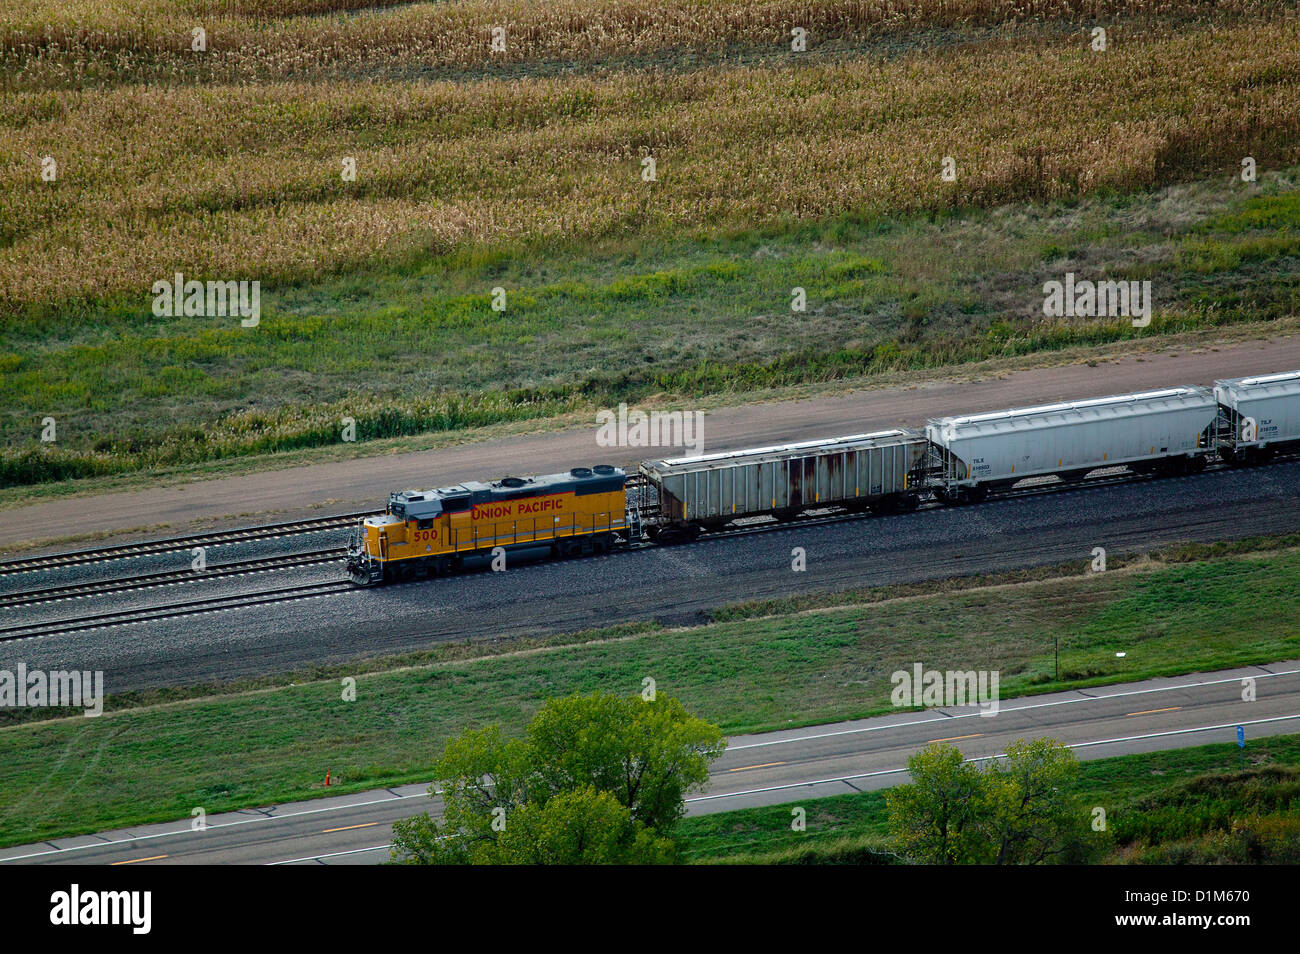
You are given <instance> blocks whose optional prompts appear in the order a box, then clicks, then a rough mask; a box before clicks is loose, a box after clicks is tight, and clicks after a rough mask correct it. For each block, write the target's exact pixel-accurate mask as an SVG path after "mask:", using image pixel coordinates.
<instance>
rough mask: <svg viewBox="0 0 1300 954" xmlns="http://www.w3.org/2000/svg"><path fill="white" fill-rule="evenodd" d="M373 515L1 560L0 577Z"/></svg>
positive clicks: (291, 532) (331, 525)
mask: <svg viewBox="0 0 1300 954" xmlns="http://www.w3.org/2000/svg"><path fill="white" fill-rule="evenodd" d="M374 513H375V511H373V510H359V511H356V512H355V513H341V514H336V515H334V516H331V517H315V518H313V519H310V520H294V521H291V522H289V523H269V524H264V525H262V526H257V527H244V528H242V529H239V530H218V531H214V532H212V533H197V534H191V535H189V536H184V537H169V538H166V539H163V540H146V541H144V542H141V543H127V544H122V545H120V546H113V547H98V548H95V549H92V550H78V551H76V552H74V553H51V554H48V555H46V556H34V557H23V558H20V559H16V560H0V576H7V575H9V574H13V573H31V572H33V571H36V570H56V569H60V568H62V567H68V566H81V565H84V564H87V563H101V562H106V561H108V560H123V559H126V558H128V557H137V556H148V555H150V554H155V553H168V552H170V551H172V550H188V549H191V548H193V547H211V546H219V545H222V544H227V543H242V542H245V541H248V540H269V539H273V538H275V537H290V536H296V535H298V534H303V533H315V532H317V531H321V530H334V529H339V528H342V527H350V526H352V524H354V523H356V522H357V521H358V520H359V519H361V518H362V517H370V516H373V515H374Z"/></svg>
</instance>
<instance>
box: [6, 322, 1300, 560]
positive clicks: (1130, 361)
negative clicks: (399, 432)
mask: <svg viewBox="0 0 1300 954" xmlns="http://www.w3.org/2000/svg"><path fill="white" fill-rule="evenodd" d="M1295 368H1300V337H1286V338H1277V339H1274V340H1271V341H1253V342H1247V343H1234V344H1230V345H1229V344H1225V345H1222V346H1220V347H1207V346H1201V347H1198V348H1195V349H1192V350H1187V351H1169V352H1161V353H1158V354H1143V355H1140V356H1137V357H1124V358H1114V359H1109V360H1107V361H1105V362H1103V363H1099V364H1098V365H1097V366H1096V367H1089V366H1088V365H1087V364H1086V363H1080V364H1077V365H1070V366H1066V367H1057V368H1039V369H1033V370H1026V371H1019V372H1015V373H1012V374H1008V375H1006V376H1004V377H1001V378H999V379H990V380H983V381H975V382H960V383H954V382H951V381H943V382H936V383H929V384H925V383H923V384H920V385H918V386H915V387H911V388H890V389H879V390H864V391H858V392H855V393H852V394H847V395H842V396H835V397H824V398H814V399H809V400H803V401H786V402H781V403H768V404H754V405H749V406H746V407H735V408H726V409H719V410H716V411H712V412H709V413H708V414H707V415H706V417H705V420H704V431H703V433H704V438H705V443H704V449H705V451H706V452H710V453H711V452H716V451H724V450H733V449H737V448H742V447H754V446H763V445H766V444H777V443H783V442H788V441H795V440H807V439H811V438H816V437H823V436H834V435H840V434H852V433H863V432H866V431H871V430H880V429H884V428H889V427H894V426H898V425H901V424H908V425H918V424H921V423H923V422H924V421H925V419H926V418H927V417H935V416H940V415H945V414H955V413H964V412H972V411H981V410H996V409H999V408H1003V407H1016V406H1023V405H1030V404H1039V403H1046V402H1051V401H1059V400H1065V399H1074V398H1086V397H1098V396H1101V395H1105V394H1114V393H1122V392H1125V391H1136V390H1144V389H1150V388H1158V387H1166V386H1169V385H1173V384H1209V383H1211V382H1213V380H1214V379H1215V378H1224V377H1237V376H1242V375H1249V374H1263V373H1267V372H1273V371H1285V370H1291V369H1295ZM676 453H678V454H679V453H680V451H678V452H676ZM656 454H657V452H656V451H655V450H654V449H641V448H619V449H614V450H611V449H609V448H603V447H599V446H597V443H596V428H595V426H594V425H593V426H592V427H590V428H586V429H575V430H569V431H561V432H555V433H547V434H537V435H530V436H526V437H515V438H508V439H499V440H491V441H484V442H480V443H472V444H465V445H463V446H459V447H452V448H445V449H440V450H433V451H423V452H418V453H407V454H401V455H393V456H385V457H370V458H364V459H358V460H348V461H337V462H330V463H323V464H315V465H311V466H305V467H294V468H290V469H286V470H277V471H265V472H261V473H256V474H248V475H242V476H238V477H223V478H217V479H208V480H201V481H200V480H196V481H193V482H190V483H187V484H182V485H179V486H172V487H163V488H157V489H147V490H131V491H125V492H116V493H109V494H99V495H95V496H85V497H79V498H65V499H60V500H45V501H42V502H40V503H36V504H33V505H31V506H24V507H15V508H12V509H9V510H5V511H3V512H0V547H11V546H13V545H15V544H18V543H22V542H25V541H31V540H38V539H41V540H50V539H59V538H66V537H73V536H77V535H81V534H86V533H90V532H95V531H109V532H113V533H120V534H126V533H129V532H132V531H138V530H140V529H141V528H145V527H157V526H159V525H162V524H166V525H168V527H169V532H175V533H181V532H185V531H187V530H189V529H192V528H194V527H195V526H196V525H198V524H199V523H200V522H201V523H203V525H205V526H212V525H213V522H214V521H215V522H216V525H217V526H222V525H224V524H226V523H232V524H233V523H239V524H252V523H257V522H269V521H271V520H279V519H286V520H287V519H292V518H294V517H297V516H309V515H311V514H312V513H314V512H320V511H319V510H316V509H314V508H316V507H318V506H319V505H320V504H321V503H323V502H329V506H328V511H327V512H341V511H346V510H353V509H363V508H366V507H370V506H374V507H376V508H378V507H380V506H382V504H383V502H384V501H385V500H386V498H387V494H388V492H389V491H390V490H394V489H400V488H403V487H418V488H425V487H432V486H445V485H447V484H454V483H458V482H460V481H462V480H471V479H491V478H495V477H499V476H502V475H505V474H512V473H513V474H520V473H524V474H535V473H544V472H549V471H557V470H565V469H568V468H569V467H572V466H576V465H579V464H593V463H600V462H608V463H614V464H624V465H628V464H632V463H633V462H635V461H637V460H640V459H643V458H646V457H651V456H656ZM671 455H672V452H669V454H668V455H665V456H671ZM257 514H262V515H264V516H262V517H261V518H259V517H257V516H255V515H257ZM250 515H254V516H250Z"/></svg>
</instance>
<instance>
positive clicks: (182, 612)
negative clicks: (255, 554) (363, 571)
mask: <svg viewBox="0 0 1300 954" xmlns="http://www.w3.org/2000/svg"><path fill="white" fill-rule="evenodd" d="M352 589H354V587H353V585H352V583H351V582H350V581H348V580H326V581H325V582H322V583H303V584H298V585H297V586H283V587H278V588H276V589H272V590H262V591H260V592H256V593H237V594H234V595H227V596H211V597H206V598H203V599H197V600H187V601H184V602H180V603H170V604H167V605H164V606H146V607H140V608H138V609H128V610H110V611H109V612H106V613H88V614H86V615H84V616H76V617H70V618H65V619H57V620H49V621H43V622H35V623H20V624H18V625H15V626H5V627H0V642H11V641H14V640H19V639H38V638H40V637H43V636H61V635H64V634H67V633H79V632H85V631H86V630H92V629H103V628H105V627H109V626H125V625H127V624H129V623H146V622H153V621H155V620H163V619H179V618H182V617H186V616H197V615H199V614H201V613H216V612H219V611H221V610H231V609H244V608H246V607H249V606H259V605H262V604H266V603H288V602H292V601H293V600H301V599H309V598H311V597H316V596H329V595H331V594H334V593H343V592H347V591H349V590H352Z"/></svg>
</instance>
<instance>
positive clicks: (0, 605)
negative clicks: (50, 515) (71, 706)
mask: <svg viewBox="0 0 1300 954" xmlns="http://www.w3.org/2000/svg"><path fill="white" fill-rule="evenodd" d="M342 554H343V550H342V549H341V548H339V547H330V548H329V549H327V550H309V551H307V552H306V553H292V554H287V555H285V556H273V557H263V558H260V559H256V560H240V561H239V562H237V563H222V564H219V565H217V566H210V567H208V568H207V569H206V570H164V571H162V572H159V573H145V574H143V575H141V576H126V577H118V578H116V579H112V580H93V581H90V582H85V583H69V584H67V585H65V586H50V587H45V588H43V589H39V590H31V591H29V592H25V593H4V594H0V609H13V608H16V607H19V606H33V605H38V604H41V603H53V602H56V601H59V600H70V599H76V598H79V597H80V598H85V597H96V596H108V595H110V594H113V593H123V592H129V591H132V590H144V589H151V588H153V587H156V586H174V585H177V584H181V583H198V582H201V581H203V580H213V579H219V578H221V577H227V576H243V575H246V574H249V573H261V572H265V571H268V570H283V569H289V568H292V567H299V566H313V565H315V564H318V563H332V562H334V561H337V560H338V559H339V558H340V557H341V556H342Z"/></svg>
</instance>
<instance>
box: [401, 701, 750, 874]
mask: <svg viewBox="0 0 1300 954" xmlns="http://www.w3.org/2000/svg"><path fill="white" fill-rule="evenodd" d="M725 746H726V742H725V740H724V739H723V736H722V731H721V730H720V729H719V728H718V727H717V726H715V725H711V724H710V723H708V722H705V721H704V720H702V719H698V718H696V717H694V716H692V715H691V714H690V713H688V712H687V711H686V709H685V707H684V706H683V705H682V704H681V702H680V701H678V700H676V699H672V698H668V697H665V696H659V697H657V698H656V700H655V701H653V702H646V701H643V700H642V699H641V697H640V696H631V697H620V696H616V695H613V694H609V693H596V694H593V695H588V696H580V695H574V696H570V697H568V698H564V699H554V700H551V701H549V702H547V703H546V704H545V705H543V706H542V708H541V709H540V710H539V711H538V713H537V715H536V716H535V717H534V718H533V720H532V721H531V722H530V723H529V724H528V726H527V728H526V730H525V732H524V737H523V738H521V739H507V738H505V737H504V736H503V735H502V734H501V730H500V728H499V727H497V726H489V727H487V728H484V729H468V730H466V731H465V732H463V733H462V734H461V735H460V736H458V737H456V738H454V739H452V740H451V741H449V742H448V743H447V745H446V748H445V749H444V751H443V754H442V757H441V758H440V759H439V760H438V762H437V764H436V765H435V770H434V774H435V778H436V779H437V782H436V783H435V785H434V786H433V788H432V789H431V791H430V794H431V795H436V796H438V797H440V798H441V799H442V802H443V811H442V816H441V818H438V819H435V818H434V817H432V816H431V815H430V814H429V813H427V812H426V813H424V814H422V815H418V816H416V817H415V818H412V819H408V820H406V821H403V822H398V823H397V824H396V825H394V842H393V857H394V859H395V860H398V861H402V862H406V863H411V864H602V863H614V864H634V863H643V864H646V863H649V864H654V863H664V862H668V861H671V860H672V859H673V843H672V841H671V839H670V838H669V837H668V835H669V833H670V831H671V829H672V828H673V826H674V825H675V824H676V822H677V820H678V819H680V818H681V816H682V815H683V814H684V812H685V798H686V794H687V793H688V792H690V791H692V790H694V789H698V788H702V787H703V786H704V784H705V783H706V782H707V781H708V777H709V763H710V762H712V761H713V759H715V758H717V757H718V756H719V755H720V754H722V750H723V749H724V748H725Z"/></svg>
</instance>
